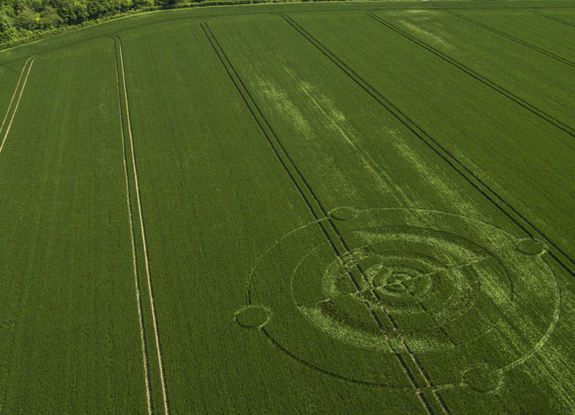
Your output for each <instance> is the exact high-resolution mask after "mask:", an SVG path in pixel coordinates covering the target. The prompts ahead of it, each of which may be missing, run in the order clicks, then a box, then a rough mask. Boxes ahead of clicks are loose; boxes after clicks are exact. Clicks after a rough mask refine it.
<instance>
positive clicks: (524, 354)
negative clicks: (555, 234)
mask: <svg viewBox="0 0 575 415" xmlns="http://www.w3.org/2000/svg"><path fill="white" fill-rule="evenodd" d="M351 209H353V210H356V211H357V212H358V215H359V214H367V213H369V212H382V213H384V212H397V211H401V212H409V213H410V214H412V215H414V216H419V215H426V214H430V216H431V215H443V216H445V217H450V216H451V217H454V218H456V219H457V220H460V221H461V220H462V221H472V222H475V223H477V224H479V225H480V227H481V224H483V226H488V227H490V228H492V229H494V230H497V231H499V232H501V233H503V234H507V235H509V236H511V237H513V238H515V240H517V239H519V238H518V237H517V236H516V235H513V233H511V232H509V231H508V230H505V229H502V228H500V227H498V226H495V225H493V224H491V223H487V222H485V221H483V220H480V219H477V218H474V217H468V216H465V215H461V214H458V213H451V212H442V211H437V210H429V209H410V208H399V209H398V208H372V209H363V210H358V209H354V208H351ZM356 216H357V215H356ZM374 218H375V217H374V216H371V217H369V218H368V221H370V220H371V221H373V220H374ZM328 220H329V217H326V218H322V219H319V220H316V221H312V222H309V223H307V224H304V225H302V226H300V227H298V228H295V229H293V230H292V231H290V232H288V233H287V234H285V235H283V236H281V237H280V238H278V239H277V240H276V242H275V243H274V244H272V245H271V246H270V247H269V248H268V249H267V250H266V251H265V252H264V253H262V255H261V256H259V257H258V259H257V260H256V262H255V264H254V266H253V267H252V270H251V272H250V274H249V276H248V281H247V287H246V288H247V291H246V298H247V303H248V304H250V303H251V301H252V298H251V297H252V294H251V293H252V285H253V283H254V281H255V277H256V271H257V269H258V267H259V266H260V264H261V263H262V262H263V261H264V260H265V259H266V257H269V255H270V253H271V252H272V251H274V250H276V249H277V248H276V246H278V245H279V244H281V243H285V242H286V241H287V240H290V239H292V240H293V238H296V240H297V237H295V236H294V235H296V234H298V233H301V232H303V231H304V230H305V229H306V228H310V227H312V226H315V225H318V224H319V223H322V222H326V221H328ZM376 220H377V219H376ZM480 235H482V236H481V240H483V241H485V240H486V239H485V238H486V236H485V233H480ZM488 239H491V237H489V238H488ZM537 256H538V257H539V256H540V255H537ZM541 260H542V261H543V262H544V263H545V271H543V272H546V273H550V274H551V276H552V277H553V278H552V283H551V284H552V286H553V287H555V290H554V291H556V292H557V295H555V296H554V298H555V301H554V306H555V309H556V310H555V312H554V313H553V318H552V321H551V322H550V323H545V324H546V330H545V333H544V334H543V336H542V337H541V338H540V339H539V341H537V342H535V339H533V340H532V342H533V343H531V347H530V348H529V347H527V348H526V349H525V350H524V351H521V352H520V354H519V355H518V358H517V359H515V360H513V361H512V362H510V363H508V364H507V365H504V366H503V367H501V368H498V369H497V370H498V371H499V372H500V373H504V372H506V371H508V370H511V369H513V368H514V367H517V366H518V365H521V364H522V363H523V362H525V361H526V360H527V359H529V358H530V357H531V356H533V354H534V353H536V352H537V350H539V349H540V348H541V346H542V345H543V344H544V343H545V342H546V340H547V339H548V338H549V336H550V335H551V333H552V332H553V331H554V328H555V326H556V323H557V321H558V318H559V312H558V307H559V306H560V303H561V296H560V289H559V286H558V281H557V277H556V276H555V274H554V273H553V271H552V269H551V268H550V267H549V264H547V260H546V259H544V258H542V259H541ZM276 278H277V277H276ZM552 286H550V288H551V289H552ZM268 331H269V330H268V329H267V328H262V329H261V332H262V333H265V334H266V336H267V337H268V338H269V340H270V341H271V343H272V344H275V346H277V347H279V348H280V349H282V350H283V351H284V352H285V353H286V354H288V355H289V356H290V357H292V358H293V359H294V360H296V361H298V362H300V363H302V364H304V365H306V366H308V367H310V368H313V369H315V370H318V371H319V372H322V373H325V374H328V375H331V376H334V377H336V378H340V379H342V380H346V381H349V382H353V383H358V384H365V385H371V386H384V387H392V388H402V389H409V388H405V386H401V385H394V384H386V383H385V382H379V381H377V380H376V381H369V380H362V379H354V378H348V377H346V376H342V375H340V374H338V373H337V372H333V373H332V372H330V371H329V370H326V369H325V368H324V367H321V366H318V365H316V364H314V363H313V362H308V361H306V360H304V359H302V358H301V357H299V356H297V355H294V354H293V353H292V352H290V351H289V350H288V349H286V347H285V346H284V345H282V344H280V343H278V341H277V340H274V338H273V336H274V333H273V331H272V332H268ZM457 384H458V382H457V381H455V382H443V383H442V384H436V385H435V386H448V385H452V386H453V385H457Z"/></svg>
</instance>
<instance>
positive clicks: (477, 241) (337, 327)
mask: <svg viewBox="0 0 575 415" xmlns="http://www.w3.org/2000/svg"><path fill="white" fill-rule="evenodd" d="M349 212H353V213H354V214H353V215H347V213H349ZM332 213H334V214H330V216H329V217H328V218H325V219H323V220H321V221H316V222H312V223H310V224H309V225H306V226H303V227H301V228H298V229H297V230H295V231H293V232H291V233H289V234H287V235H286V236H285V237H283V238H281V239H280V240H278V242H277V243H276V244H275V245H274V246H272V247H271V248H270V249H269V250H268V251H267V253H266V254H265V255H264V256H263V257H262V258H261V259H260V261H258V263H257V264H256V265H255V267H254V269H253V272H252V273H251V274H250V277H249V284H248V286H249V288H248V299H249V300H248V303H249V304H252V303H258V304H265V305H266V307H269V308H270V309H273V310H274V319H273V321H269V322H268V323H267V324H266V325H265V327H263V326H262V331H264V332H265V334H266V335H267V336H268V337H269V338H270V339H272V342H273V343H274V344H275V345H277V346H278V347H280V349H281V350H282V351H284V352H285V353H286V354H288V355H289V356H290V357H292V358H294V359H295V360H296V361H298V362H300V363H303V364H306V365H307V366H310V367H312V368H315V369H318V370H320V371H321V372H322V373H326V374H331V375H333V376H336V377H339V378H344V379H347V380H350V381H354V382H360V383H366V384H375V385H381V386H394V387H410V385H409V383H408V382H406V377H405V376H401V375H399V376H398V375H397V372H398V371H401V367H398V365H397V359H398V358H397V356H398V354H406V353H408V354H411V355H412V356H413V357H414V358H416V359H417V361H421V362H426V363H422V365H423V367H424V370H425V372H426V376H428V377H429V378H431V379H434V378H435V377H436V376H437V377H438V378H440V379H441V380H439V381H437V380H434V384H435V385H441V384H452V385H458V384H460V379H461V376H462V373H467V374H466V375H465V376H464V378H465V381H464V383H465V384H467V385H468V386H469V387H471V388H473V389H475V390H478V391H483V390H487V391H488V390H491V389H490V387H491V386H489V385H491V383H494V382H495V381H493V382H491V381H490V380H489V379H491V377H490V376H491V375H489V373H491V372H490V371H486V370H483V369H476V368H477V367H489V368H493V369H492V372H493V373H497V374H498V375H497V376H495V375H493V376H492V377H493V378H497V379H499V374H500V373H503V372H504V371H505V370H509V369H510V368H512V367H515V366H517V365H519V364H521V363H522V362H523V361H525V360H526V359H527V358H528V357H529V356H531V355H532V354H533V353H535V351H536V350H537V349H538V348H540V347H541V345H542V344H543V343H544V341H545V339H546V338H547V337H548V336H549V333H550V332H551V331H552V330H553V329H554V325H555V323H556V321H557V316H558V312H559V311H558V310H559V301H560V297H559V290H558V286H557V281H556V279H555V276H554V274H553V273H552V271H551V270H550V268H549V266H548V265H547V263H546V261H545V256H544V255H542V254H543V253H544V249H542V246H541V245H539V243H535V244H534V243H531V242H529V243H527V242H523V241H524V240H525V239H524V238H518V237H516V236H515V235H513V234H512V233H510V232H508V231H505V230H503V229H500V228H497V227H495V226H493V225H490V224H488V223H485V222H482V221H479V220H476V219H473V218H469V217H465V216H462V215H456V214H449V213H444V212H437V211H429V210H417V209H373V210H355V209H343V208H340V209H338V210H337V211H332ZM339 213H346V215H344V214H342V215H338V214H339ZM338 217H341V218H344V217H345V218H346V219H345V220H340V219H337V220H336V218H338ZM318 225H321V226H318ZM325 229H328V230H329V233H328V234H329V235H330V236H329V237H326V233H327V232H324V230H325ZM536 247H537V249H535V248H536ZM533 303H537V304H538V309H537V310H534V309H533V307H532V304H533ZM510 339H513V342H514V343H513V344H510V343H509V342H510ZM485 347H488V348H489V347H491V348H493V350H500V349H501V350H506V353H505V354H504V356H505V357H504V358H500V357H498V356H499V354H497V353H493V354H489V353H488V356H489V358H488V359H487V360H485V350H484V349H485ZM321 350H323V351H326V350H329V351H330V352H329V353H325V352H324V353H321V352H319V351H321ZM474 350H476V351H477V353H474V352H473V351H474ZM480 355H482V356H483V358H482V359H481V360H479V356H480ZM358 359H359V360H360V361H362V362H363V363H362V364H361V365H359V364H357V362H358ZM490 359H493V360H492V361H491V360H490ZM481 365H483V366H481ZM367 368H371V369H367ZM374 368H379V369H378V370H375V369H374ZM469 368H472V369H473V370H471V369H469ZM485 379H487V380H485ZM419 387H426V385H419Z"/></svg>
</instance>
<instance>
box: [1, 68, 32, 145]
mask: <svg viewBox="0 0 575 415" xmlns="http://www.w3.org/2000/svg"><path fill="white" fill-rule="evenodd" d="M35 60H36V57H29V58H28V59H27V60H26V62H25V63H24V67H23V68H22V72H21V73H20V78H18V83H17V84H16V88H15V89H14V94H12V99H11V100H10V104H9V105H8V110H6V115H5V116H4V120H3V121H2V126H1V127H0V134H1V132H2V130H3V129H4V125H5V123H6V120H7V119H8V115H9V114H10V110H11V109H12V104H13V103H14V98H15V97H16V95H17V92H18V88H19V86H20V81H21V80H22V76H23V75H24V72H26V66H27V65H28V62H30V65H28V71H27V72H26V77H25V78H24V83H23V84H22V89H20V94H19V95H18V101H16V105H15V107H14V112H13V113H12V117H11V118H10V122H9V123H8V127H7V128H6V132H5V133H4V136H3V137H2V144H0V154H2V150H3V149H4V144H5V143H6V139H7V138H8V133H10V129H11V128H12V122H14V117H15V116H16V112H18V107H19V106H20V101H21V100H22V95H23V94H24V89H25V88H26V83H27V82H28V77H29V76H30V71H31V70H32V65H34V61H35Z"/></svg>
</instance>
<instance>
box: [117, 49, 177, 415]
mask: <svg viewBox="0 0 575 415" xmlns="http://www.w3.org/2000/svg"><path fill="white" fill-rule="evenodd" d="M117 45H118V51H119V53H118V56H119V59H120V65H119V69H120V73H121V78H122V85H123V89H124V94H123V95H124V97H123V98H124V104H125V107H126V119H127V125H126V126H127V127H128V138H129V143H130V155H131V164H132V173H133V175H134V186H135V194H136V205H137V209H138V217H139V220H140V232H141V238H142V247H143V250H144V263H145V269H146V280H147V285H148V292H149V298H150V309H151V314H152V324H153V329H154V340H155V346H156V352H157V355H158V368H159V372H160V382H161V386H162V397H163V401H164V413H165V415H169V414H170V407H169V400H168V391H167V388H166V380H165V375H164V363H163V357H162V349H161V345H160V335H159V330H158V321H157V315H156V306H155V301H154V292H153V289H152V277H151V272H150V261H149V256H148V244H147V239H146V231H145V228H144V215H143V213H142V202H141V198H140V184H139V180H138V169H137V166H136V156H135V148H134V138H133V134H132V122H131V118H130V105H129V100H128V92H127V87H126V76H125V69H124V52H123V49H122V42H121V40H120V39H119V38H118V43H117ZM124 148H125V147H124Z"/></svg>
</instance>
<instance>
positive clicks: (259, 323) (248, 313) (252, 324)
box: [234, 305, 271, 328]
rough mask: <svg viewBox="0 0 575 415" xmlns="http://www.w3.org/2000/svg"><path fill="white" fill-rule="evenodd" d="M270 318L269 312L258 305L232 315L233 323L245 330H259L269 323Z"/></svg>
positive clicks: (242, 309) (244, 308)
mask: <svg viewBox="0 0 575 415" xmlns="http://www.w3.org/2000/svg"><path fill="white" fill-rule="evenodd" d="M270 318H271V312H270V310H269V309H267V308H266V307H262V306H258V305H249V306H247V307H243V308H241V309H240V310H238V311H236V313H235V314H234V320H235V322H236V323H237V324H238V325H240V326H241V327H245V328H261V327H263V326H265V325H266V324H267V323H268V322H269V320H270Z"/></svg>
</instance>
